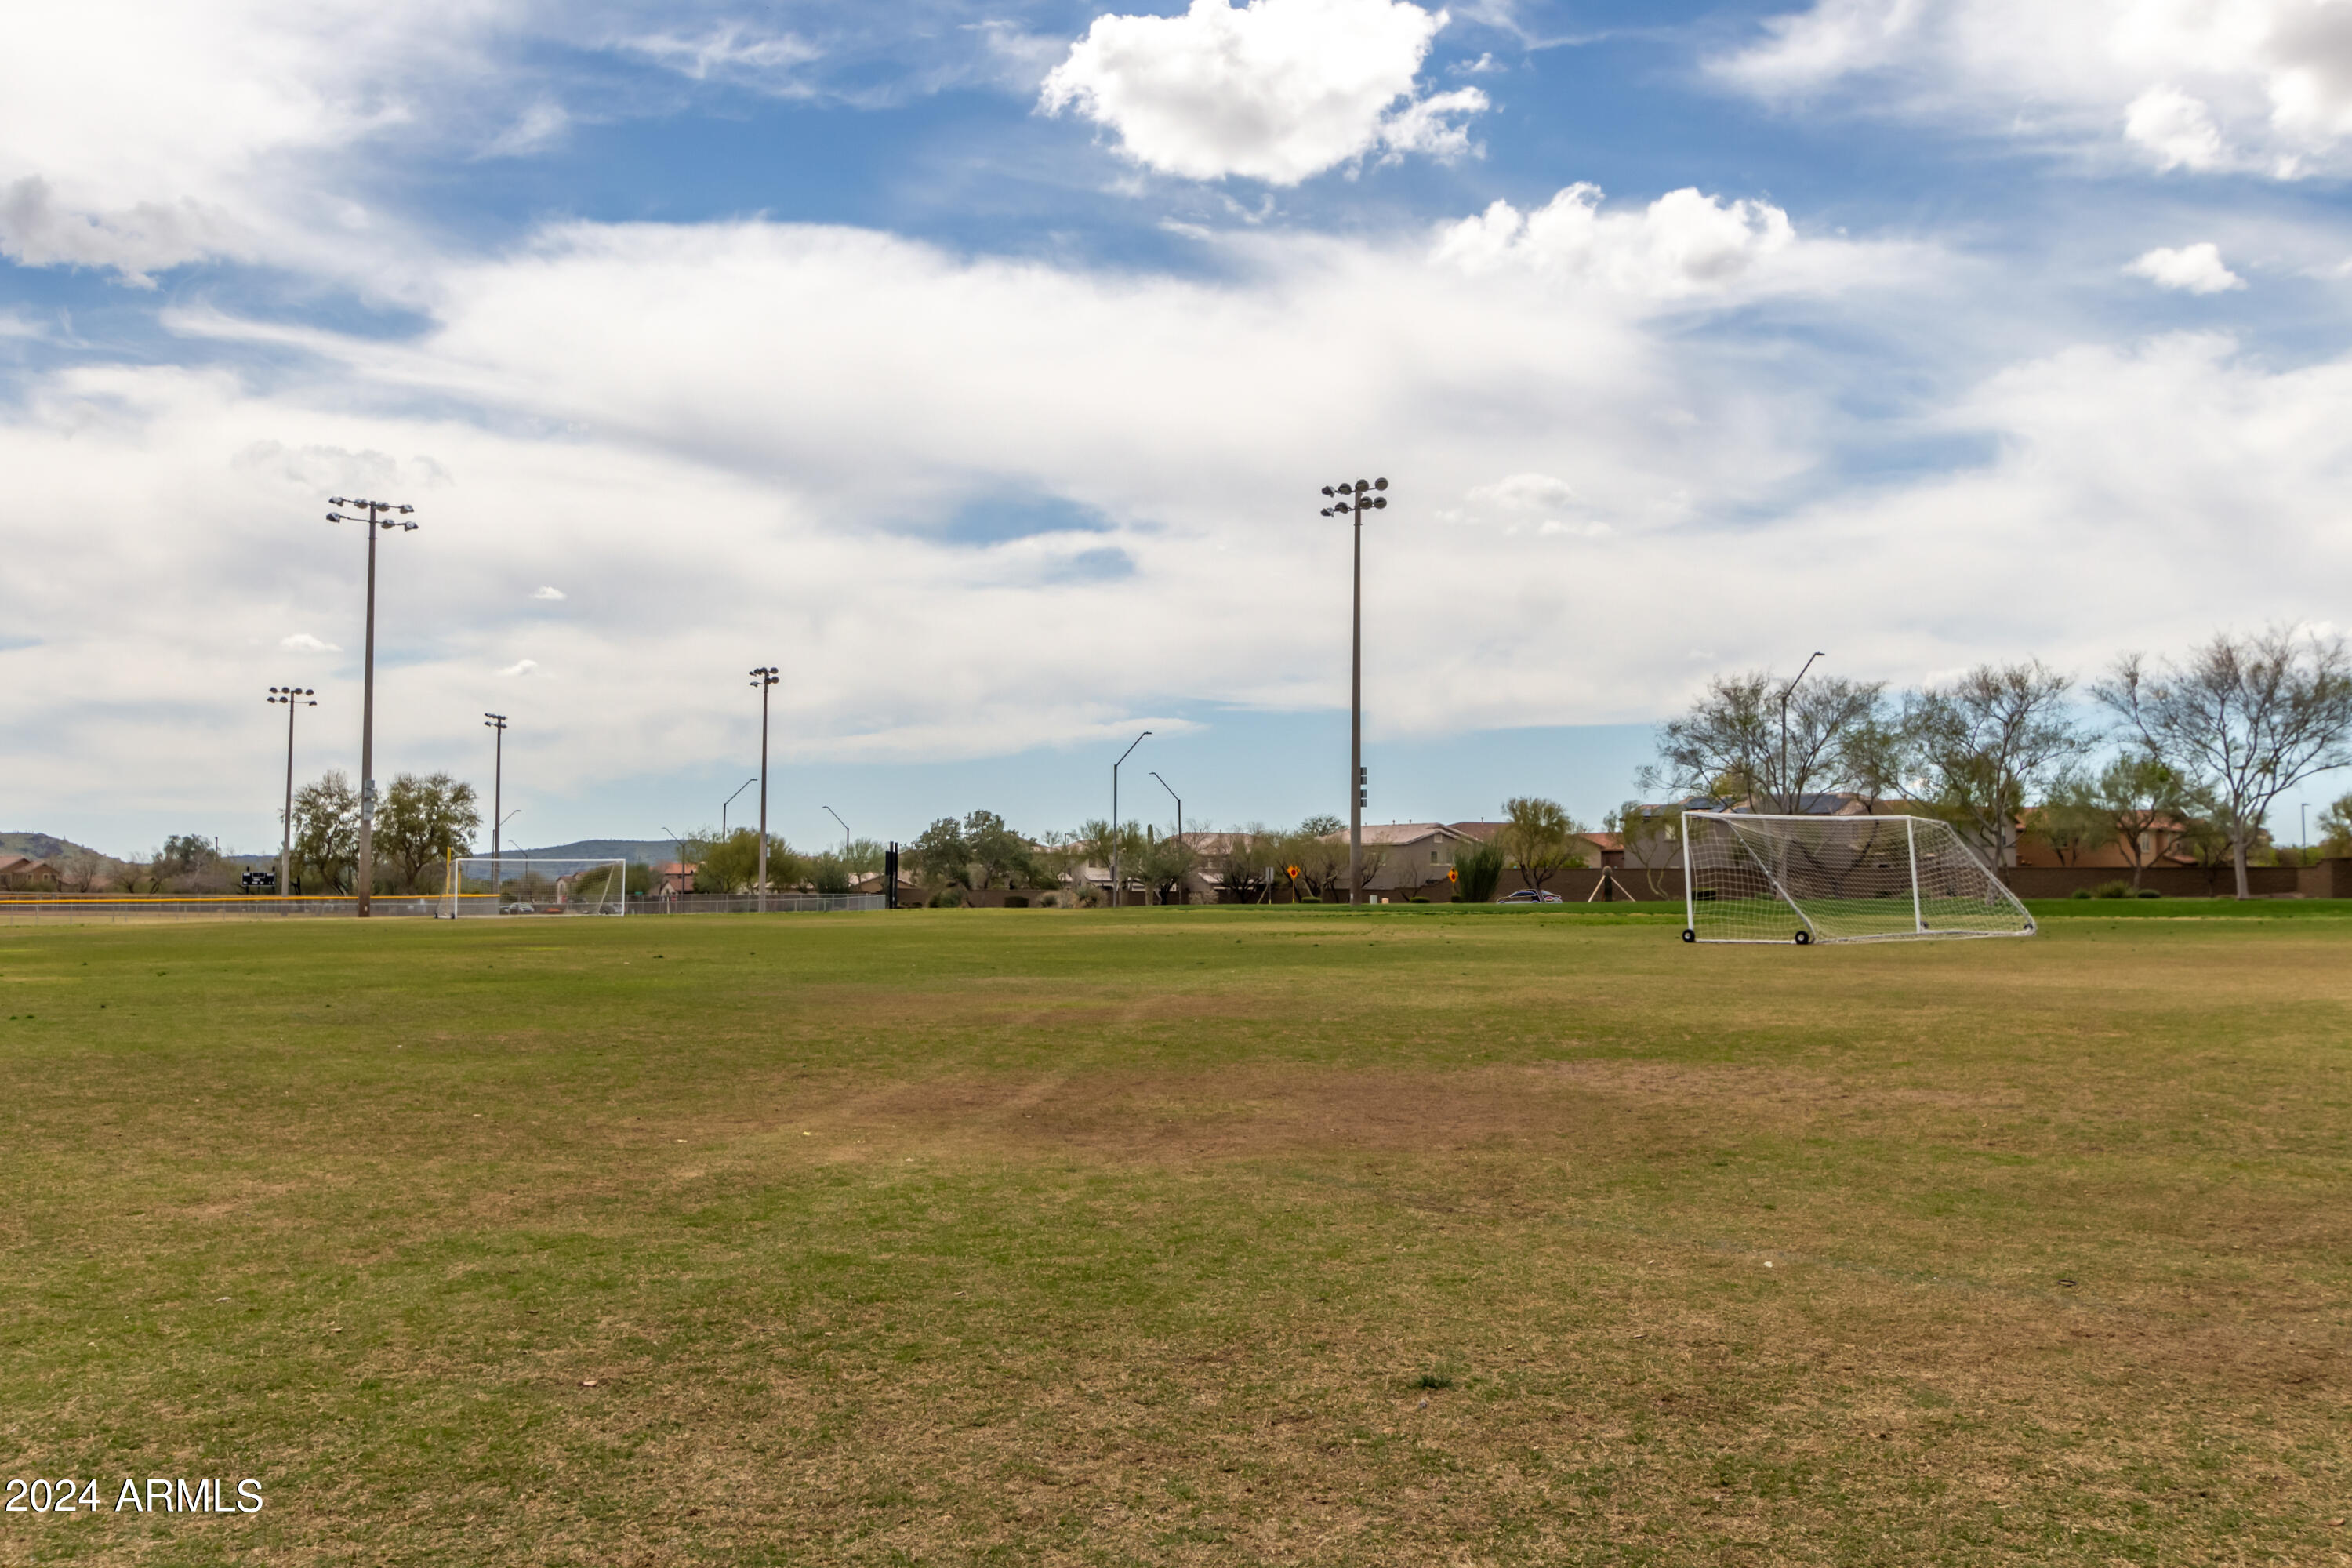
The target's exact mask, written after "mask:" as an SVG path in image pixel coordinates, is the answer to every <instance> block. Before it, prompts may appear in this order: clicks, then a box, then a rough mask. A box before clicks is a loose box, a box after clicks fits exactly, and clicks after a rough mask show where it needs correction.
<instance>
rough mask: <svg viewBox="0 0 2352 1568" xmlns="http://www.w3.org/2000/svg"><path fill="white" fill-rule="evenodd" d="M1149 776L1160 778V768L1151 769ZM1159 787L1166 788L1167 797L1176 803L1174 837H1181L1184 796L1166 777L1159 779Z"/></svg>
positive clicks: (1182, 832)
mask: <svg viewBox="0 0 2352 1568" xmlns="http://www.w3.org/2000/svg"><path fill="white" fill-rule="evenodd" d="M1151 776H1152V777H1153V778H1156V779H1160V770H1159V769H1157V768H1154V769H1152V770H1151ZM1160 788H1161V789H1164V790H1166V791H1167V792H1168V798H1169V799H1170V800H1172V801H1174V802H1175V803H1176V837H1179V838H1181V837H1184V797H1183V796H1182V795H1178V794H1177V793H1176V786H1175V785H1174V784H1170V783H1169V782H1168V781H1167V780H1166V779H1160Z"/></svg>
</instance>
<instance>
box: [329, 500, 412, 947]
mask: <svg viewBox="0 0 2352 1568" xmlns="http://www.w3.org/2000/svg"><path fill="white" fill-rule="evenodd" d="M327 504H328V505H330V506H335V507H346V506H347V507H349V508H351V509H352V515H351V516H349V517H346V516H344V515H343V514H342V513H341V512H340V511H331V512H329V513H328V514H327V521H329V522H356V523H359V524H362V526H363V527H364V528H365V529H366V530H367V653H366V658H365V663H364V666H363V668H364V671H365V673H364V674H363V676H362V679H361V683H360V866H359V879H358V880H359V889H358V891H359V896H360V897H359V911H358V912H359V915H360V918H361V919H362V920H364V919H366V918H367V917H368V916H370V915H372V914H373V913H374V912H375V905H374V889H375V536H376V532H377V531H378V530H389V529H393V528H399V529H403V530H405V531H408V532H410V533H414V532H415V531H416V524H415V523H413V522H411V521H408V514H409V513H411V512H413V511H415V510H416V509H415V507H413V506H403V505H401V504H400V503H399V502H397V501H388V500H344V499H343V498H342V497H341V496H329V497H328V498H327Z"/></svg>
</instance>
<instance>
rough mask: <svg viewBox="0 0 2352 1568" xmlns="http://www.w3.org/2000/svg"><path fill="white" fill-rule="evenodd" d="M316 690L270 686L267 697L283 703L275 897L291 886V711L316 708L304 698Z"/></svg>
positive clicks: (292, 792) (292, 824)
mask: <svg viewBox="0 0 2352 1568" xmlns="http://www.w3.org/2000/svg"><path fill="white" fill-rule="evenodd" d="M317 695H318V693H317V692H316V691H314V690H312V689H310V687H307V686H273V687H271V688H270V689H269V700H270V701H272V702H282V703H284V704H285V705H286V805H285V808H284V810H283V812H282V813H281V815H280V816H279V819H278V820H279V821H280V822H281V823H282V824H283V831H282V832H281V834H280V835H279V837H278V897H279V898H281V899H282V898H286V897H288V896H289V891H288V890H289V889H290V888H292V886H293V876H294V710H295V709H296V708H297V707H305V708H316V707H317V706H318V703H317V702H315V701H305V700H304V699H306V698H315V697H316V696H317Z"/></svg>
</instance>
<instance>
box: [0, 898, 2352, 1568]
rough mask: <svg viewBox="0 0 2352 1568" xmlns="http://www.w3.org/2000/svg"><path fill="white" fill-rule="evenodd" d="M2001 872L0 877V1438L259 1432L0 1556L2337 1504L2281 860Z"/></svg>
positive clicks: (2323, 936)
mask: <svg viewBox="0 0 2352 1568" xmlns="http://www.w3.org/2000/svg"><path fill="white" fill-rule="evenodd" d="M2048 912H2049V913H2050V914H2051V915H2052V917H2053V918H2051V919H2049V920H2048V921H2046V923H2045V926H2044V930H2043V933H2042V935H2041V936H2039V937H2037V938H2035V939H2033V940H2032V941H2027V942H1969V943H1955V944H1950V945H1920V944H1897V945H1890V946H1876V947H1863V948H1813V949H1810V950H1801V949H1796V948H1793V947H1790V948H1779V947H1773V948H1754V949H1740V948H1696V949H1695V948H1690V947H1686V946H1685V945H1684V944H1682V943H1681V942H1678V941H1676V940H1675V931H1676V929H1677V928H1678V926H1679V923H1680V921H1679V910H1678V909H1676V910H1660V911H1654V912H1653V911H1644V910H1630V911H1629V910H1616V911H1610V912H1605V913H1604V912H1598V911H1592V910H1560V911H1552V910H1540V911H1538V910H1513V911H1491V910H1482V911H1453V910H1445V909H1443V908H1416V909H1406V910H1387V911H1380V912H1377V913H1363V914H1350V913H1349V912H1348V911H1346V910H1149V911H1129V912H1125V913H1115V914H1114V913H1103V914H1071V913H1067V912H1063V911H1045V910H1030V911H1002V912H977V911H972V912H967V911H937V912H909V913H900V914H895V915H887V916H883V915H876V916H855V915H853V916H832V917H808V916H782V917H770V918H768V919H765V920H761V919H756V918H750V917H741V918H726V917H704V918H679V919H670V920H662V919H643V918H640V919H631V920H626V921H508V922H492V921H484V922H479V923H470V922H468V923H464V924H454V925H453V924H450V923H446V922H428V921H378V922H374V923H373V924H372V925H370V926H362V925H360V924H358V923H357V922H350V921H344V922H331V923H330V922H315V923H313V922H288V923H282V924H271V923H260V922H256V923H250V924H247V923H234V924H222V925H213V926H199V925H194V924H187V925H169V924H157V925H129V926H118V927H89V928H66V927H58V928H51V927H12V928H8V929H5V930H0V1014H5V1022H0V1075H5V1076H0V1129H5V1141H0V1172H5V1188H0V1191H5V1199H6V1201H5V1210H0V1222H4V1223H5V1231H0V1237H5V1239H0V1246H5V1262H6V1279H7V1284H8V1293H7V1311H6V1315H5V1325H0V1340H5V1369H6V1373H5V1378H0V1450H4V1451H5V1456H6V1458H5V1467H0V1473H5V1476H8V1477H15V1478H23V1479H31V1478H34V1477H48V1478H64V1477H74V1478H95V1479H97V1480H98V1482H99V1488H100V1492H101V1493H102V1495H103V1497H104V1499H105V1500H106V1503H107V1504H108V1505H111V1503H112V1502H113V1501H114V1500H115V1499H116V1497H117V1494H118V1492H119V1489H120V1488H121V1482H122V1480H123V1479H124V1478H126V1477H129V1478H136V1479H141V1480H142V1481H143V1480H144V1479H146V1478H151V1477H157V1478H189V1479H194V1478H211V1477H218V1478H221V1479H224V1480H225V1481H226V1484H227V1486H228V1488H229V1489H230V1491H231V1493H232V1495H233V1493H234V1489H235V1486H236V1481H237V1480H238V1479H244V1478H248V1477H249V1478H255V1479H258V1480H259V1481H260V1482H261V1484H262V1487H263V1488H264V1489H265V1494H266V1498H267V1506H266V1507H265V1508H264V1509H263V1510H261V1511H260V1512H258V1513H253V1514H246V1515H228V1516H213V1515H208V1514H207V1515H197V1514H192V1513H164V1512H156V1513H142V1512H138V1511H130V1510H126V1511H123V1512H120V1513H118V1512H115V1511H112V1510H111V1508H110V1506H109V1507H106V1508H101V1510H100V1511H99V1512H97V1513H96V1514H95V1515H93V1514H90V1513H88V1512H76V1513H74V1514H71V1515H58V1514H54V1513H52V1514H34V1513H28V1512H8V1513H0V1562H6V1563H47V1562H108V1563H228V1562H232V1561H234V1562H236V1563H289V1564H291V1563H303V1564H309V1563H370V1564H377V1563H566V1564H573V1563H576V1564H583V1565H584V1564H598V1565H606V1564H622V1563H634V1564H670V1563H730V1564H757V1563H860V1564H864V1563H873V1564H885V1563H942V1564H947V1563H1057V1564H1058V1563H1073V1564H1076V1563H1318V1564H1324V1563H1412V1564H1424V1563H1448V1564H1454V1563H1461V1564H1483V1563H1545V1564H1552V1563H1612V1564H1619V1563H1625V1564H1630V1563H1658V1564H1684V1563H1701V1564H1713V1563H1853V1564H1865V1563H1867V1564H1885V1563H2020V1564H2022V1563H2098V1564H2110V1563H2150V1564H2159V1563H2160V1564H2172V1563H2208V1562H2221V1563H2296V1564H2312V1563H2343V1562H2346V1561H2347V1552H2352V1526H2347V1525H2346V1523H2345V1516H2346V1514H2347V1511H2352V1465H2347V1441H2352V1409H2347V1363H2346V1352H2347V1347H2352V1309H2347V1284H2352V1279H2347V1276H2352V1205H2348V1204H2347V1198H2352V1183H2347V1176H2352V1139H2347V1133H2348V1132H2352V919H2346V918H2343V917H2342V916H2341V915H2340V914H2334V915H2330V914H2324V913H2319V912H2313V913H2311V914H2308V915H2305V916H2304V917H2301V918H2294V919H2283V918H2275V917H2268V916H2265V917H2263V918H2253V919H2247V918H2236V917H2235V916H2234V915H2229V914H2228V911H2226V910H2221V909H2215V910H2203V911H2195V912H2198V913H2200V914H2210V915H2213V916H2216V917H2224V916H2226V917H2227V918H2193V919H2183V918H2179V917H2180V916H2181V915H2183V914H2186V913H2189V912H2191V911H2190V910H2189V908H2188V906H2187V905H2185V904H2183V903H2179V902H2174V903H2172V904H2171V906H2170V907H2169V908H2168V909H2162V908H2161V907H2160V905H2159V904H2158V903H2150V904H2147V905H2114V904H2110V905H2106V906H2105V907H2100V906H2098V905H2095V904H2083V903H2075V904H2073V905H2072V906H2071V908H2068V909H2065V910H2054V909H2053V910H2049V911H2048ZM2158 912H2161V913H2163V914H2166V915H2168V916H2170V917H2173V918H2167V919H2157V918H2153V917H2154V916H2155V915H2156V914H2157V913H2158ZM2061 915H2063V916H2064V917H2065V918H2058V917H2059V916H2061Z"/></svg>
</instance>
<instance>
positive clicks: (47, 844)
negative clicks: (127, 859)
mask: <svg viewBox="0 0 2352 1568" xmlns="http://www.w3.org/2000/svg"><path fill="white" fill-rule="evenodd" d="M88 848H89V846H88V845H86V844H76V843H75V842H74V841H73V840H72V839H70V838H59V837H58V836H57V835H56V834H54V833H0V860H14V859H15V858H16V857H17V856H19V855H25V856H29V857H30V858H33V859H36V860H54V859H56V858H58V856H60V855H67V854H70V853H72V852H73V851H74V850H76V849H88ZM90 853H91V854H93V855H102V854H104V853H105V852H104V851H103V850H97V849H92V850H90ZM108 858H111V857H108Z"/></svg>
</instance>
